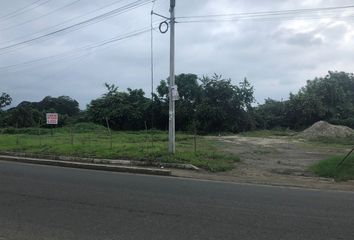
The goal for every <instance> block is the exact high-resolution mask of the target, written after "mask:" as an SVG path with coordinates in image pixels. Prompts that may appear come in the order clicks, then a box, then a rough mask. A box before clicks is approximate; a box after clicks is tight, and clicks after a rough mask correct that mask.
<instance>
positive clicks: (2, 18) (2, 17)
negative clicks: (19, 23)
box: [0, 0, 52, 22]
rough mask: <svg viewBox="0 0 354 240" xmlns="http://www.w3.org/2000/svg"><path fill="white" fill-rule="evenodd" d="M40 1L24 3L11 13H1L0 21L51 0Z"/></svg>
mask: <svg viewBox="0 0 354 240" xmlns="http://www.w3.org/2000/svg"><path fill="white" fill-rule="evenodd" d="M41 1H42V0H38V1H35V2H33V3H31V4H29V5H26V6H25V7H22V8H19V9H17V10H15V11H13V12H11V13H8V14H6V15H3V16H1V17H0V20H1V22H4V21H6V20H8V19H10V18H13V17H16V16H18V15H20V14H23V13H26V12H28V11H31V10H33V9H36V8H38V7H40V6H42V5H44V4H46V3H48V2H50V1H52V0H46V1H44V2H42V3H40V2H41ZM37 3H39V4H37Z"/></svg>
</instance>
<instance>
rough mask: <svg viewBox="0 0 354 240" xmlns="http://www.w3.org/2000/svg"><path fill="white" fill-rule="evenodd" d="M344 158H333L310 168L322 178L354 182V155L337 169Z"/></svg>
mask: <svg viewBox="0 0 354 240" xmlns="http://www.w3.org/2000/svg"><path fill="white" fill-rule="evenodd" d="M343 157H344V156H333V157H330V158H327V159H324V160H322V161H320V162H319V163H316V164H314V165H312V166H311V167H310V170H311V171H312V172H314V173H315V174H317V175H318V176H320V177H327V178H334V179H335V180H336V181H345V180H354V155H351V156H350V157H348V158H347V159H346V160H345V162H343V164H342V165H340V166H339V167H337V165H338V164H339V162H340V161H341V160H342V159H343Z"/></svg>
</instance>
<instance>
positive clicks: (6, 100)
mask: <svg viewBox="0 0 354 240" xmlns="http://www.w3.org/2000/svg"><path fill="white" fill-rule="evenodd" d="M11 102H12V98H11V97H10V95H9V94H7V93H4V92H3V93H2V94H1V95H0V110H1V109H2V108H4V107H6V106H8V105H10V104H11Z"/></svg>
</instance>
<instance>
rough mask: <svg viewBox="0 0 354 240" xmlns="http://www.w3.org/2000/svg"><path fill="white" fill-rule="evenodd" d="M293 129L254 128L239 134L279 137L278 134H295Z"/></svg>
mask: <svg viewBox="0 0 354 240" xmlns="http://www.w3.org/2000/svg"><path fill="white" fill-rule="evenodd" d="M295 134H296V132H295V131H291V130H256V131H249V132H242V133H240V134H239V135H241V136H244V137H262V138H267V137H280V136H293V135H295Z"/></svg>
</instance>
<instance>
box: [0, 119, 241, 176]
mask: <svg viewBox="0 0 354 240" xmlns="http://www.w3.org/2000/svg"><path fill="white" fill-rule="evenodd" d="M16 131H17V132H16V133H15V134H13V133H11V134H8V133H6V134H4V131H0V132H2V134H0V151H13V152H24V153H32V154H46V155H61V156H77V157H89V158H108V159H132V160H144V161H155V162H156V161H157V162H170V163H172V162H173V163H190V164H193V165H195V166H197V167H200V168H203V169H206V170H209V171H213V172H216V171H227V170H231V169H232V168H233V167H234V166H235V162H238V161H239V158H238V156H236V155H234V154H232V153H228V152H226V151H225V149H223V148H222V147H220V146H219V144H218V143H217V140H213V139H208V138H204V137H197V151H196V152H195V151H194V138H193V136H192V135H189V134H185V133H177V135H176V154H175V155H170V154H169V153H168V151H167V147H168V134H167V132H163V131H151V132H150V131H136V132H133V131H130V132H126V131H113V132H112V140H111V137H110V135H109V133H108V131H107V129H105V128H102V127H101V126H98V127H97V125H96V126H95V125H83V124H80V125H74V126H69V127H65V128H58V129H54V131H53V135H51V133H50V131H47V129H41V130H40V133H39V129H22V130H19V129H16ZM5 132H6V131H5ZM36 133H37V134H36ZM111 146H112V147H111Z"/></svg>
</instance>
